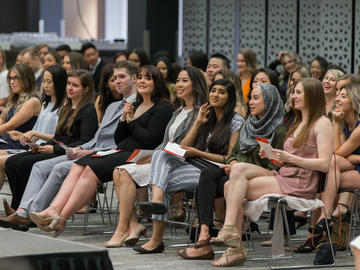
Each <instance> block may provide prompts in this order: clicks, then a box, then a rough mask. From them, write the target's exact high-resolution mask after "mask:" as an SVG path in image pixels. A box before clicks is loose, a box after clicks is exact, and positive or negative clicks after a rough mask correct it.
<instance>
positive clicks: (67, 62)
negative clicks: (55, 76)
mask: <svg viewBox="0 0 360 270" xmlns="http://www.w3.org/2000/svg"><path fill="white" fill-rule="evenodd" d="M62 66H63V68H64V69H65V70H66V73H67V74H69V73H70V72H71V71H72V70H78V69H84V70H87V69H88V68H89V66H88V64H86V62H85V61H84V59H83V56H82V54H81V53H78V52H69V53H68V54H66V55H65V56H64V58H63V59H62Z"/></svg>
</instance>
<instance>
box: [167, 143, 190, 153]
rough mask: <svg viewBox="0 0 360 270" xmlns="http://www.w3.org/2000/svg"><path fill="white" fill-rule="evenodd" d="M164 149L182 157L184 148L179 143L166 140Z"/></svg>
mask: <svg viewBox="0 0 360 270" xmlns="http://www.w3.org/2000/svg"><path fill="white" fill-rule="evenodd" d="M164 151H165V152H167V153H170V154H172V155H175V156H178V157H184V155H185V153H186V150H185V149H184V148H181V146H180V144H177V143H172V142H168V143H167V144H166V146H165V148H164Z"/></svg>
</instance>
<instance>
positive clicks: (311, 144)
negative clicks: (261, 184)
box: [274, 122, 319, 199]
mask: <svg viewBox="0 0 360 270" xmlns="http://www.w3.org/2000/svg"><path fill="white" fill-rule="evenodd" d="M315 126H316V122H315V124H314V125H313V127H312V128H311V130H310V134H309V137H308V139H307V141H306V142H305V144H304V145H302V146H301V147H300V148H294V147H292V143H293V141H294V140H295V136H294V135H292V136H290V137H289V138H288V139H287V140H286V141H285V142H284V150H285V151H287V152H289V153H291V154H293V155H296V156H299V157H303V158H317V157H318V151H317V145H316V136H315ZM274 174H275V178H276V180H277V181H278V183H279V186H280V189H281V191H282V192H283V193H284V194H285V195H291V196H296V197H300V198H305V199H313V198H314V197H315V195H316V192H317V188H318V181H319V174H318V172H316V171H313V170H309V169H304V168H300V167H296V166H295V167H294V166H293V167H291V165H289V166H282V167H281V168H280V170H279V171H278V172H277V171H274Z"/></svg>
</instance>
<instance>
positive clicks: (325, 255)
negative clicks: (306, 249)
mask: <svg viewBox="0 0 360 270" xmlns="http://www.w3.org/2000/svg"><path fill="white" fill-rule="evenodd" d="M332 246H333V250H334V257H335V254H336V249H337V245H336V243H332ZM333 263H334V259H333V256H332V254H331V246H330V243H324V244H322V245H321V246H319V250H318V252H317V253H316V256H315V259H314V264H315V265H324V264H333Z"/></svg>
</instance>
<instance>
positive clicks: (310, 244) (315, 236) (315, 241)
mask: <svg viewBox="0 0 360 270" xmlns="http://www.w3.org/2000/svg"><path fill="white" fill-rule="evenodd" d="M327 222H328V224H329V223H330V222H331V219H328V220H327ZM324 231H326V221H325V218H323V219H321V220H320V221H319V222H318V223H316V225H315V227H314V228H313V229H312V232H311V233H312V236H310V237H309V238H308V239H306V241H305V243H304V244H302V245H301V246H299V247H297V248H295V249H294V252H296V253H310V252H312V251H313V250H315V249H316V247H317V246H318V245H319V243H320V240H321V239H322V236H323V232H324Z"/></svg>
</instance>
